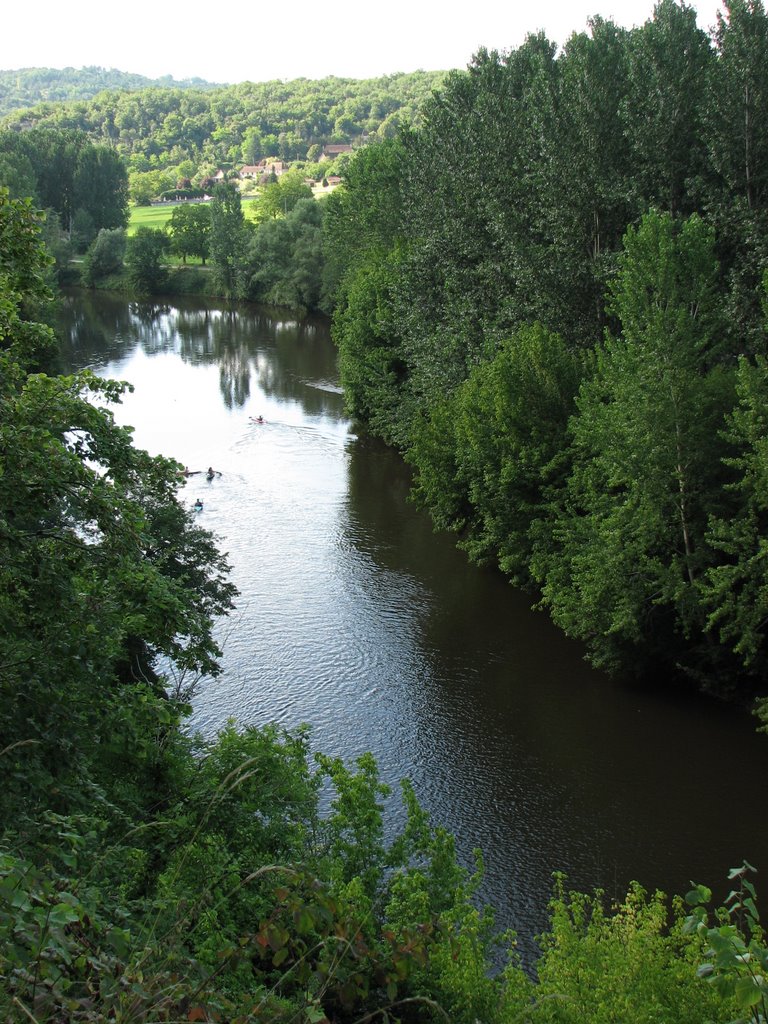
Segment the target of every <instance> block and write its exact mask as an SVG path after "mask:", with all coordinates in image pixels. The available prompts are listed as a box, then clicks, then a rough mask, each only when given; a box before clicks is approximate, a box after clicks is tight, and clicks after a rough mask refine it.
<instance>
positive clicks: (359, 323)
mask: <svg viewBox="0 0 768 1024" xmlns="http://www.w3.org/2000/svg"><path fill="white" fill-rule="evenodd" d="M401 265H402V254H401V253H400V252H399V251H398V250H397V249H395V250H393V251H392V252H389V253H386V252H383V251H381V250H375V249H374V250H372V251H371V252H370V253H369V254H368V255H367V258H366V260H365V261H363V262H361V263H360V264H359V265H357V266H356V267H355V270H354V272H351V273H350V274H349V276H348V278H347V280H346V282H345V285H344V290H343V293H342V296H341V298H340V301H339V304H338V306H337V308H336V312H335V314H334V321H333V336H334V340H335V342H336V344H337V345H338V347H339V374H340V377H341V382H342V385H343V387H344V400H345V403H346V406H347V409H348V410H349V412H350V413H351V415H352V416H354V417H356V418H358V419H361V420H362V421H363V422H365V423H366V424H367V425H368V427H369V428H370V429H371V430H372V431H373V433H375V434H379V435H380V436H381V437H383V438H384V440H385V441H388V442H390V443H395V444H397V443H398V442H399V441H404V440H405V438H406V437H407V436H408V435H407V413H406V412H405V410H404V408H403V395H402V383H403V381H404V379H405V378H406V376H407V373H408V370H407V366H406V363H405V360H404V358H403V352H402V349H401V344H400V337H399V331H398V320H397V309H398V302H397V286H398V282H399V280H400V268H401Z"/></svg>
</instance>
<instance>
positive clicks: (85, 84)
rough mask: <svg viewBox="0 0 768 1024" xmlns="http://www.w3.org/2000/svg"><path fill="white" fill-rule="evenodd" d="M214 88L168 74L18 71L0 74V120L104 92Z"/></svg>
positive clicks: (93, 69)
mask: <svg viewBox="0 0 768 1024" xmlns="http://www.w3.org/2000/svg"><path fill="white" fill-rule="evenodd" d="M153 88H154V89H157V88H161V89H169V88H173V89H215V88H217V86H216V85H215V84H213V83H211V82H206V81H204V80H203V79H202V78H187V79H184V80H182V81H177V80H176V79H174V78H173V76H171V75H165V76H164V77H163V78H145V77H144V76H143V75H133V74H130V73H129V72H127V71H117V70H115V69H114V68H110V69H107V68H99V67H88V68H63V69H60V68H18V69H16V70H15V71H0V117H2V116H3V115H4V114H9V113H11V111H14V110H22V109H24V108H26V107H34V106H36V105H37V104H38V103H61V102H63V101H66V100H89V99H91V98H92V97H93V96H96V95H97V94H98V93H100V92H103V91H104V90H105V89H125V90H128V91H130V92H138V91H139V90H141V89H153Z"/></svg>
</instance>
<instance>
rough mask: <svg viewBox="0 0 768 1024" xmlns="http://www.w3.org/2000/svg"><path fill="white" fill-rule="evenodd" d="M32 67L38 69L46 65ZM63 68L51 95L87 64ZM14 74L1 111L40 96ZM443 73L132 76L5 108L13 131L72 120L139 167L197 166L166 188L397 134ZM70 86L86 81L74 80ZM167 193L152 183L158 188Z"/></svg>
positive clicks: (142, 171)
mask: <svg viewBox="0 0 768 1024" xmlns="http://www.w3.org/2000/svg"><path fill="white" fill-rule="evenodd" d="M27 71H28V73H30V74H33V75H35V74H38V75H39V74H40V69H27ZM46 74H50V72H43V77H45V76H46ZM60 74H61V75H62V77H63V78H64V82H58V83H56V86H55V90H56V95H55V96H54V97H53V98H55V99H57V100H65V99H66V97H65V96H64V95H62V93H61V91H60V90H66V89H67V88H69V85H68V84H67V81H66V79H67V76H69V78H70V79H72V78H74V79H75V80H77V79H78V77H79V76H80V75H81V72H77V71H74V70H72V69H70V70H69V72H63V73H60ZM106 74H107V75H108V74H118V73H106ZM16 75H20V76H21V77H19V78H18V79H16V78H15V79H14V85H15V84H16V81H18V87H19V91H20V92H21V94H22V95H18V93H17V92H16V90H15V88H14V89H12V90H11V95H8V93H4V89H3V73H2V72H0V110H3V107H5V110H8V109H9V108H11V107H12V108H15V109H18V107H20V106H22V105H24V106H29V105H30V104H31V103H34V102H36V97H35V94H34V92H33V91H32V88H31V87H29V88H27V83H26V82H25V78H24V75H25V73H24V72H21V73H19V72H14V76H16ZM444 77H445V73H444V72H425V71H416V72H413V73H410V74H395V75H387V76H382V77H380V78H373V79H365V80H355V79H349V78H337V77H329V78H325V79H321V80H318V81H312V80H309V79H306V78H302V79H297V80H295V81H292V82H283V81H280V82H274V81H273V82H242V83H239V84H237V85H232V86H226V87H221V86H218V87H211V86H208V85H207V84H206V83H204V82H199V81H192V82H189V83H179V82H173V80H171V79H169V80H167V81H164V80H161V81H160V82H148V81H147V80H143V81H140V82H135V81H132V82H129V88H122V87H121V86H120V85H119V84H118V83H117V81H113V82H111V83H110V82H109V81H106V80H105V88H104V90H103V91H99V93H98V94H97V95H95V96H94V95H89V89H88V87H87V85H84V87H83V88H84V92H85V97H84V98H83V99H81V100H79V101H70V102H52V103H48V102H44V103H38V104H37V105H36V106H35V107H34V109H32V110H28V109H27V110H23V111H18V113H10V114H8V115H7V116H6V117H5V123H6V124H7V125H8V126H9V127H11V128H13V129H14V132H15V130H16V129H17V128H18V127H19V125H20V124H21V123H23V124H24V126H25V127H29V126H30V125H35V126H40V127H53V128H59V127H67V128H72V127H74V128H76V129H79V130H82V131H85V132H88V133H90V134H92V136H93V138H94V139H99V140H100V139H109V142H110V145H111V146H113V147H114V148H115V151H116V152H117V153H118V154H119V155H120V157H121V158H122V159H123V160H125V162H126V163H127V164H128V166H129V169H130V170H131V171H132V172H135V173H138V174H145V173H147V172H152V171H156V170H159V171H161V172H163V171H166V170H170V171H172V172H175V171H176V170H177V169H178V168H179V167H180V166H181V165H182V164H184V163H191V164H192V165H193V167H194V168H195V169H196V170H194V171H193V172H192V173H189V172H187V173H186V174H176V173H172V174H171V176H170V180H169V181H168V183H167V184H166V185H165V186H164V188H173V187H174V186H175V185H176V178H178V177H192V176H193V175H195V176H196V175H197V173H198V172H199V173H200V174H203V173H214V172H215V170H216V168H217V167H220V166H222V165H223V164H226V163H241V162H242V163H253V162H255V161H256V160H258V159H260V158H262V157H269V156H272V157H277V158H279V159H281V160H304V159H307V157H308V153H309V151H310V149H311V147H315V146H319V147H320V148H322V145H323V144H324V143H326V142H330V141H337V142H348V141H349V140H350V139H351V138H353V139H359V138H361V137H363V136H365V137H368V138H370V139H373V138H386V137H390V136H392V135H393V134H396V132H397V130H398V125H400V124H409V123H410V124H415V123H417V122H418V120H419V115H420V109H421V107H422V105H423V103H424V101H425V100H426V99H427V98H428V97H429V96H430V94H431V92H432V90H433V89H434V88H436V87H437V85H439V83H440V82H441V81H442V79H443V78H444ZM137 85H139V86H141V88H140V89H137V88H136V86H137ZM72 87H73V88H79V85H78V83H77V82H74V83H73V84H72ZM40 98H41V99H43V98H44V97H40ZM4 101H5V102H4ZM338 135H340V137H337V136H338ZM318 152H319V150H318V149H315V150H314V153H318ZM324 166H326V167H327V166H328V165H327V164H326V165H324ZM138 187H139V180H138V179H134V180H133V181H132V192H133V194H134V197H136V195H137V192H136V191H134V188H138ZM161 191H163V189H162V188H154V190H152V192H151V194H152V196H157V195H158V194H159V193H160V192H161ZM104 226H107V227H113V226H115V225H104Z"/></svg>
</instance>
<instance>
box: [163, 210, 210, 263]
mask: <svg viewBox="0 0 768 1024" xmlns="http://www.w3.org/2000/svg"><path fill="white" fill-rule="evenodd" d="M168 233H169V234H170V236H171V244H172V246H173V251H174V252H175V253H176V255H177V256H181V258H182V259H183V260H184V262H185V263H186V262H187V256H197V257H198V258H199V259H201V260H202V262H203V266H205V261H206V259H207V258H208V256H209V254H210V248H211V210H210V207H209V206H207V205H206V204H205V203H189V204H187V203H183V204H182V205H181V206H176V207H174V209H173V213H172V214H171V219H170V222H169V224H168Z"/></svg>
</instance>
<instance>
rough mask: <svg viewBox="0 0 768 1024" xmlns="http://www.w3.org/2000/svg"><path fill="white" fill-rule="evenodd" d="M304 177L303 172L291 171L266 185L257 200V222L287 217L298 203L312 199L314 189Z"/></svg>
mask: <svg viewBox="0 0 768 1024" xmlns="http://www.w3.org/2000/svg"><path fill="white" fill-rule="evenodd" d="M304 177H305V176H304V173H303V172H302V171H289V172H288V173H287V174H282V175H281V176H280V177H279V178H276V179H275V181H273V182H269V183H268V184H266V185H265V186H264V187H263V188H262V190H261V193H260V195H259V198H258V200H257V204H258V205H257V207H256V222H257V223H258V224H260V223H262V222H264V221H267V220H274V218H275V217H287V216H288V214H289V213H290V212H291V211H292V210H293V209H294V207H295V206H296V204H297V203H299V202H302V201H303V200H305V199H311V198H312V189H311V188H310V187H309V185H307V184H305V182H304Z"/></svg>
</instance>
